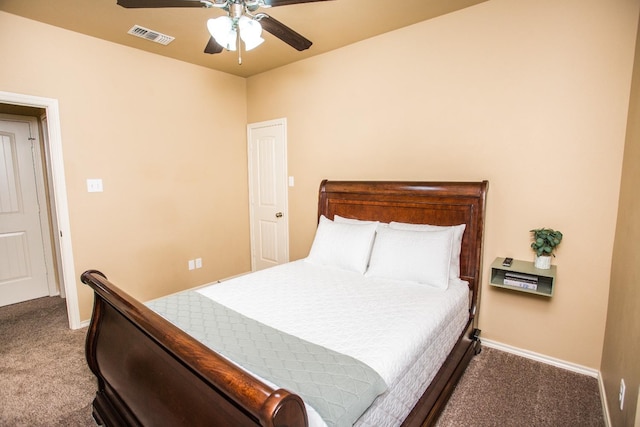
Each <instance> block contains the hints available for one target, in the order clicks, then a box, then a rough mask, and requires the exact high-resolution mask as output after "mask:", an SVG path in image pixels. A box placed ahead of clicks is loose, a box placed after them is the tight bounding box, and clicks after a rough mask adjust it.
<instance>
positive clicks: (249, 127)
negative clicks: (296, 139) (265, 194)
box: [247, 118, 289, 271]
mask: <svg viewBox="0 0 640 427" xmlns="http://www.w3.org/2000/svg"><path fill="white" fill-rule="evenodd" d="M278 125H280V126H282V129H283V132H282V134H283V141H282V142H283V144H284V150H283V153H284V159H282V160H283V164H284V171H282V173H284V176H285V182H287V179H286V178H287V173H288V163H287V151H288V147H287V119H286V118H280V119H273V120H267V121H264V122H256V123H249V124H248V125H247V169H248V178H249V236H250V239H251V271H255V270H256V236H255V233H254V231H253V230H254V223H255V212H254V209H253V203H251V200H252V198H253V197H254V194H253V190H254V189H253V174H254V172H255V170H254V169H255V166H254V165H253V159H252V156H251V132H252V130H253V129H255V128H262V127H267V126H278ZM283 220H284V221H285V225H284V227H285V248H284V250H285V259H286V260H287V261H289V188H288V187H287V186H286V184H285V188H284V218H283Z"/></svg>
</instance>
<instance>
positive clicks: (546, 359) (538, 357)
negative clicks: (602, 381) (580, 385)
mask: <svg viewBox="0 0 640 427" xmlns="http://www.w3.org/2000/svg"><path fill="white" fill-rule="evenodd" d="M482 345H486V346H487V347H490V348H495V349H496V350H501V351H504V352H506V353H511V354H515V355H517V356H522V357H525V358H527V359H531V360H535V361H537V362H542V363H545V364H547V365H552V366H555V367H557V368H562V369H566V370H568V371H572V372H577V373H578V374H583V375H588V376H590V377H593V378H598V376H599V373H600V372H599V371H598V370H597V369H593V368H588V367H586V366H582V365H577V364H575V363H571V362H567V361H564V360H560V359H556V358H554V357H551V356H546V355H544V354H540V353H535V352H533V351H529V350H524V349H521V348H517V347H512V346H510V345H507V344H503V343H499V342H496V341H491V340H488V339H486V338H482Z"/></svg>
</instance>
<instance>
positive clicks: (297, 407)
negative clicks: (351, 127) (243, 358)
mask: <svg viewBox="0 0 640 427" xmlns="http://www.w3.org/2000/svg"><path fill="white" fill-rule="evenodd" d="M487 186H488V183H487V182H486V181H483V182H464V183H463V182H366V181H361V182H355V181H327V180H325V181H323V182H322V183H321V185H320V194H319V202H318V217H319V216H320V215H325V216H326V217H328V218H333V216H334V215H336V214H337V215H340V216H343V217H350V218H357V219H363V220H379V221H383V222H390V221H400V222H411V223H428V224H436V225H457V224H463V223H464V224H467V227H466V230H465V233H464V237H463V240H462V253H461V260H460V261H461V277H462V278H463V279H464V280H466V281H468V282H469V289H470V297H469V322H468V324H467V326H466V328H465V330H464V332H463V333H462V334H461V336H460V338H459V340H458V342H457V344H456V345H455V347H454V348H453V350H452V351H451V353H450V354H449V356H448V358H447V360H446V362H445V363H444V364H443V365H442V367H441V368H440V370H439V371H438V373H437V374H436V376H435V378H434V380H433V381H432V383H431V384H430V385H429V387H428V388H427V390H425V392H424V394H423V396H422V397H421V398H420V400H419V401H418V402H417V403H416V405H415V407H414V409H413V410H412V412H411V413H410V414H409V416H408V417H407V419H406V420H405V421H404V423H403V424H402V425H403V426H407V427H409V426H420V425H433V424H434V423H435V422H436V420H437V417H438V415H439V414H440V412H441V411H442V409H443V408H444V406H445V404H446V402H447V400H448V398H449V396H450V394H451V392H452V391H453V388H454V387H455V385H456V383H457V382H458V379H459V378H460V376H461V375H462V373H463V372H464V370H465V368H466V366H467V365H468V363H469V361H470V360H471V358H472V357H473V355H474V354H477V353H479V351H480V340H479V330H478V329H476V328H475V321H476V312H477V307H478V304H479V301H480V298H479V294H480V278H481V266H482V240H483V229H484V207H485V198H486V192H487ZM81 280H82V282H83V283H85V284H87V285H89V286H90V287H91V288H92V289H93V290H94V294H95V300H94V308H93V315H92V318H91V324H90V326H89V330H88V333H87V341H86V357H87V362H88V364H89V367H90V368H91V371H92V372H93V373H94V374H95V375H96V377H97V379H98V391H97V393H96V397H95V399H94V401H93V416H94V418H95V420H96V422H97V423H98V424H101V425H107V426H163V425H165V426H205V425H206V426H234V427H236V426H258V425H260V426H265V427H276V426H277V427H285V426H288V427H302V426H306V425H307V415H306V411H305V408H304V403H303V402H302V399H301V398H300V397H299V396H297V395H295V394H293V393H291V392H289V391H286V390H283V389H278V390H274V389H273V388H271V387H269V386H267V385H266V384H264V383H263V382H261V381H259V380H258V379H256V378H254V377H253V376H251V375H249V374H247V373H245V371H243V370H242V369H240V368H238V367H236V366H235V365H233V364H231V363H229V362H228V361H227V360H226V359H224V358H223V357H221V356H220V355H218V354H217V353H216V352H214V351H212V350H211V349H209V348H207V347H205V346H204V345H202V344H200V343H199V342H198V341H196V340H194V339H193V338H191V337H190V336H188V335H187V334H185V333H184V332H183V331H181V330H180V329H178V328H177V327H175V326H173V325H172V324H171V323H169V322H168V321H166V320H164V319H163V318H162V317H160V316H159V315H157V314H155V313H154V312H153V311H151V310H150V309H148V308H147V307H146V306H144V305H143V304H142V303H140V302H139V301H136V300H135V299H134V298H132V297H131V296H129V295H127V294H126V293H125V292H123V291H122V290H120V289H119V288H118V287H116V286H115V285H113V284H112V283H110V282H109V281H108V280H107V279H106V277H105V276H104V274H102V273H101V272H99V271H96V270H89V271H86V272H85V273H83V274H82V276H81Z"/></svg>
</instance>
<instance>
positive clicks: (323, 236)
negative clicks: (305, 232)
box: [305, 215, 377, 274]
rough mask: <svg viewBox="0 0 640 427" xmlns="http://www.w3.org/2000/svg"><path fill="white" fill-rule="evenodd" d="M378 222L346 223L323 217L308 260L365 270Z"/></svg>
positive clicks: (344, 268) (349, 268)
mask: <svg viewBox="0 0 640 427" xmlns="http://www.w3.org/2000/svg"><path fill="white" fill-rule="evenodd" d="M376 227H377V223H375V222H374V223H371V224H346V223H338V222H334V221H331V220H330V219H327V218H326V217H325V216H324V215H323V216H321V217H320V223H319V224H318V229H317V230H316V236H315V237H314V239H313V244H312V245H311V250H310V251H309V256H308V257H307V258H305V260H306V261H307V262H310V263H312V264H319V265H324V266H329V267H336V268H341V269H343V270H351V271H356V272H358V273H361V274H363V273H364V272H365V271H366V269H367V264H368V263H369V257H370V256H371V246H372V245H373V239H374V237H375V234H376Z"/></svg>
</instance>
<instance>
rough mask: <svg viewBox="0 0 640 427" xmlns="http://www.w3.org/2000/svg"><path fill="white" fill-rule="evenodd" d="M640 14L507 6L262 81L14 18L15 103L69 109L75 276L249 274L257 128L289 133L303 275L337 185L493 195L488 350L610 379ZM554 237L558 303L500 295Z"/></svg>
mask: <svg viewBox="0 0 640 427" xmlns="http://www.w3.org/2000/svg"><path fill="white" fill-rule="evenodd" d="M638 6H639V5H638V2H637V0H615V1H607V2H603V1H599V0H589V1H582V0H566V1H562V2H558V1H556V0H545V1H537V2H520V1H516V0H492V1H490V2H487V3H483V4H481V5H478V6H475V7H472V8H469V9H466V10H463V11H460V12H457V13H453V14H450V15H447V16H443V17H440V18H437V19H434V20H430V21H427V22H424V23H421V24H418V25H415V26H412V27H409V28H406V29H402V30H399V31H395V32H392V33H388V34H386V35H383V36H381V37H377V38H375V39H372V40H368V41H364V42H362V43H358V44H355V45H352V46H349V47H347V48H344V49H341V50H338V51H335V52H332V53H328V54H324V55H321V56H319V57H316V58H312V59H309V60H306V61H301V62H299V63H296V64H292V65H290V66H287V67H283V68H281V69H277V70H273V71H270V72H267V73H264V74H262V75H259V76H255V77H252V78H250V79H248V80H246V81H245V80H244V79H240V78H236V77H232V76H229V75H225V74H222V73H218V72H215V71H210V70H206V69H203V68H200V67H196V66H192V65H188V64H185V63H181V62H178V61H174V60H170V59H166V58H162V57H158V56H154V55H150V54H145V53H142V52H139V51H136V50H133V49H129V48H125V47H122V46H118V45H114V44H110V43H106V42H102V41H100V40H96V39H92V38H89V37H85V36H80V35H78V34H74V33H71V32H67V31H64V30H60V29H56V28H53V27H50V26H47V25H43V24H39V23H35V22H33V21H28V20H25V19H22V18H19V17H16V16H13V15H9V14H6V13H2V12H0V31H1V32H2V34H1V35H2V37H0V54H2V56H3V57H4V58H11V61H9V62H6V63H5V64H4V66H3V67H2V68H0V82H1V85H2V86H1V87H0V90H3V91H9V92H16V93H24V94H29V95H34V96H41V97H51V98H56V99H58V100H59V101H60V112H61V122H62V123H61V125H62V137H63V150H64V158H65V168H66V180H67V188H68V192H69V207H70V216H71V227H72V229H71V233H72V238H73V247H74V257H75V261H76V270H77V271H76V274H77V275H78V274H80V273H81V272H82V271H83V270H84V269H87V268H98V269H101V270H103V271H104V272H105V273H107V274H108V275H109V277H110V278H112V279H113V280H114V281H115V282H116V283H119V284H122V285H123V287H125V288H126V289H127V291H129V292H130V293H132V294H133V295H135V296H137V297H139V298H141V299H143V300H144V299H149V298H153V297H155V296H158V295H162V294H166V293H169V292H173V291H176V290H178V289H179V288H183V287H188V286H191V285H198V284H201V283H204V282H206V281H209V280H213V279H216V278H219V277H224V276H228V275H231V274H235V273H238V272H241V271H246V270H248V269H249V266H250V260H249V230H248V228H249V227H248V207H247V202H246V200H247V195H246V188H247V182H246V175H247V171H246V163H247V162H246V141H245V124H246V123H247V122H258V121H263V120H269V119H273V118H278V117H287V119H288V126H289V129H288V145H289V153H288V160H289V174H290V175H293V176H294V177H295V182H296V186H295V187H293V188H290V193H289V206H290V225H291V230H290V235H291V236H292V238H291V258H292V259H296V258H300V257H303V256H305V255H306V254H307V251H308V248H309V245H310V242H311V239H312V236H313V231H314V229H315V215H316V197H317V189H318V185H319V183H320V180H321V179H323V178H331V179H393V180H400V179H418V180H444V179H447V180H480V179H488V180H489V181H490V190H489V198H488V201H489V204H488V208H487V214H488V215H487V224H486V239H485V260H484V266H485V272H484V274H485V280H484V287H483V296H482V300H483V302H482V309H481V314H480V316H481V317H480V321H481V327H482V328H483V336H484V337H486V338H488V339H492V340H495V341H499V342H502V343H506V344H509V345H513V346H516V347H520V348H523V349H527V350H530V351H534V352H538V353H542V354H545V355H548V356H552V357H557V358H559V359H562V360H566V361H569V362H573V363H576V364H580V365H584V366H588V367H592V368H595V369H598V368H599V367H600V361H601V356H602V348H603V341H604V334H605V320H606V313H607V298H608V293H609V279H610V277H609V275H610V271H611V270H610V268H611V253H612V249H613V243H614V233H615V224H616V217H617V206H618V195H619V191H618V190H619V185H620V176H621V173H622V156H623V149H624V142H625V125H626V118H627V107H628V101H629V88H630V82H631V72H632V65H633V55H634V43H635V40H636V26H637V17H638ZM5 34H11V37H6V36H4V35H5ZM245 85H246V87H245ZM627 149H628V150H629V148H628V146H627ZM625 170H626V169H625ZM95 177H100V178H103V179H104V184H105V192H104V193H101V194H88V193H87V192H86V189H85V180H86V179H87V178H95ZM621 200H622V201H623V204H624V200H625V193H624V192H623V193H622V199H621ZM539 226H549V227H554V228H558V229H560V230H562V231H563V232H564V233H565V236H566V237H565V240H564V241H563V243H562V245H561V246H560V248H559V251H558V257H557V258H556V260H555V263H556V264H557V265H558V281H557V288H556V293H555V295H554V297H553V298H551V299H544V298H536V297H532V296H529V295H524V294H520V293H516V292H511V291H503V290H498V289H494V288H489V287H488V286H487V282H488V280H487V276H488V265H489V264H490V263H491V261H492V260H493V258H494V257H496V256H500V257H502V256H506V255H509V256H513V257H515V258H520V259H531V256H532V254H531V251H530V249H529V232H528V230H529V229H531V228H533V227H539ZM585 230H588V232H587V233H585ZM94 238H97V239H99V241H100V242H101V243H102V244H98V243H95V239H94ZM592 242H597V245H598V257H600V262H599V263H596V262H594V261H593V256H594V255H593V252H594V251H593V250H592V248H591V247H590V246H592V245H593V244H592ZM228 248H231V250H229V249H228ZM198 256H202V257H203V259H204V263H205V268H203V269H202V270H201V271H195V272H191V273H189V272H188V271H187V270H186V260H187V259H190V258H195V257H198ZM616 268H618V269H619V267H616V265H614V276H613V277H614V278H615V274H616V273H615V271H616ZM145 271H146V272H148V273H147V274H148V276H147V275H145V273H144V272H145ZM80 303H81V313H82V318H83V319H86V318H87V317H88V313H89V310H90V293H89V292H88V291H87V290H86V288H84V287H82V288H81V290H80ZM612 328H615V325H614V326H612ZM614 331H615V329H614ZM636 331H637V329H636ZM605 358H606V355H605ZM612 381H618V380H617V379H614V380H612Z"/></svg>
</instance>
